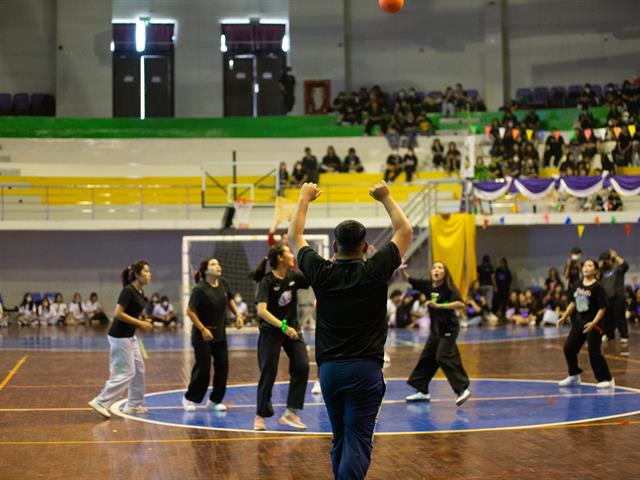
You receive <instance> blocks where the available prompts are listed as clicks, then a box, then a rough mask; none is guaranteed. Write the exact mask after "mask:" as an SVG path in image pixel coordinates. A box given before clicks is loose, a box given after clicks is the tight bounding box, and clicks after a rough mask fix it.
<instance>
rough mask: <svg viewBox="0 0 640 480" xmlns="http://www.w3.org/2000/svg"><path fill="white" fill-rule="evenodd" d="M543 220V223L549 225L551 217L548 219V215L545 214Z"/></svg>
mask: <svg viewBox="0 0 640 480" xmlns="http://www.w3.org/2000/svg"><path fill="white" fill-rule="evenodd" d="M543 218H544V221H545V223H549V222H550V221H551V217H550V215H549V214H548V213H545V214H544V215H543Z"/></svg>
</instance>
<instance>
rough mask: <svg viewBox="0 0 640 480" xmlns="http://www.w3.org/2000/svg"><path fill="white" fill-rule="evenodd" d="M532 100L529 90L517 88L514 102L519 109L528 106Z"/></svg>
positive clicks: (531, 93)
mask: <svg viewBox="0 0 640 480" xmlns="http://www.w3.org/2000/svg"><path fill="white" fill-rule="evenodd" d="M532 99H533V92H532V91H531V89H530V88H518V89H517V90H516V102H518V103H519V104H520V106H521V107H527V106H529V104H530V103H531V100H532Z"/></svg>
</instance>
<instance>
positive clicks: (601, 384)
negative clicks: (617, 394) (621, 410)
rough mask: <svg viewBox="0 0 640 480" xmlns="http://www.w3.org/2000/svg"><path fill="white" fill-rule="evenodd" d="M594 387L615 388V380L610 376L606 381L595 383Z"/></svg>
mask: <svg viewBox="0 0 640 480" xmlns="http://www.w3.org/2000/svg"><path fill="white" fill-rule="evenodd" d="M596 388H616V381H615V380H614V379H613V378H611V380H609V381H607V382H598V383H596Z"/></svg>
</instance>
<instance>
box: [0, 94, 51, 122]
mask: <svg viewBox="0 0 640 480" xmlns="http://www.w3.org/2000/svg"><path fill="white" fill-rule="evenodd" d="M55 114H56V101H55V98H54V96H53V95H50V94H48V93H34V94H32V95H29V94H28V93H16V94H14V95H13V96H12V95H11V94H10V93H0V116H7V115H17V116H28V115H35V116H42V117H53V116H55Z"/></svg>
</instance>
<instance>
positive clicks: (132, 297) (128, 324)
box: [89, 260, 153, 418]
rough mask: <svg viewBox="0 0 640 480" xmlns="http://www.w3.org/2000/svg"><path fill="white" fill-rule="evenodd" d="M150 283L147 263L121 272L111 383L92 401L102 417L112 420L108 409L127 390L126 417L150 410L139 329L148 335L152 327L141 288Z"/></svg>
mask: <svg viewBox="0 0 640 480" xmlns="http://www.w3.org/2000/svg"><path fill="white" fill-rule="evenodd" d="M149 283H151V270H150V269H149V264H148V263H147V262H145V261H144V260H139V261H137V262H136V263H134V264H132V265H129V266H128V267H127V268H125V269H124V270H123V271H122V285H123V287H124V288H123V289H122V291H121V292H120V296H119V297H118V304H117V305H116V311H115V314H114V317H113V323H112V324H111V327H110V328H109V332H108V334H107V338H108V340H109V380H108V381H107V383H106V385H105V386H104V388H103V389H102V391H101V392H100V394H99V395H98V396H97V397H96V398H94V399H93V400H91V401H90V402H89V406H90V407H91V408H93V409H94V410H95V411H97V412H98V413H99V414H101V415H103V416H105V417H107V418H109V417H110V416H111V414H110V413H109V407H111V405H112V404H113V403H115V401H116V400H117V399H118V397H119V396H120V395H121V394H122V393H123V392H124V391H125V390H127V389H128V391H129V393H128V398H127V406H126V407H125V408H124V410H123V411H124V413H126V414H129V415H131V414H145V413H149V410H147V408H146V407H145V406H144V405H143V402H144V360H143V359H142V353H141V352H140V345H139V343H138V339H137V338H136V337H135V333H136V328H140V329H141V330H142V331H143V332H148V331H150V330H151V329H152V328H153V325H152V324H151V322H150V320H149V319H148V318H146V317H145V316H144V315H143V312H144V307H145V306H146V305H147V298H146V297H145V296H144V292H143V291H142V287H143V286H145V285H149Z"/></svg>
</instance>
